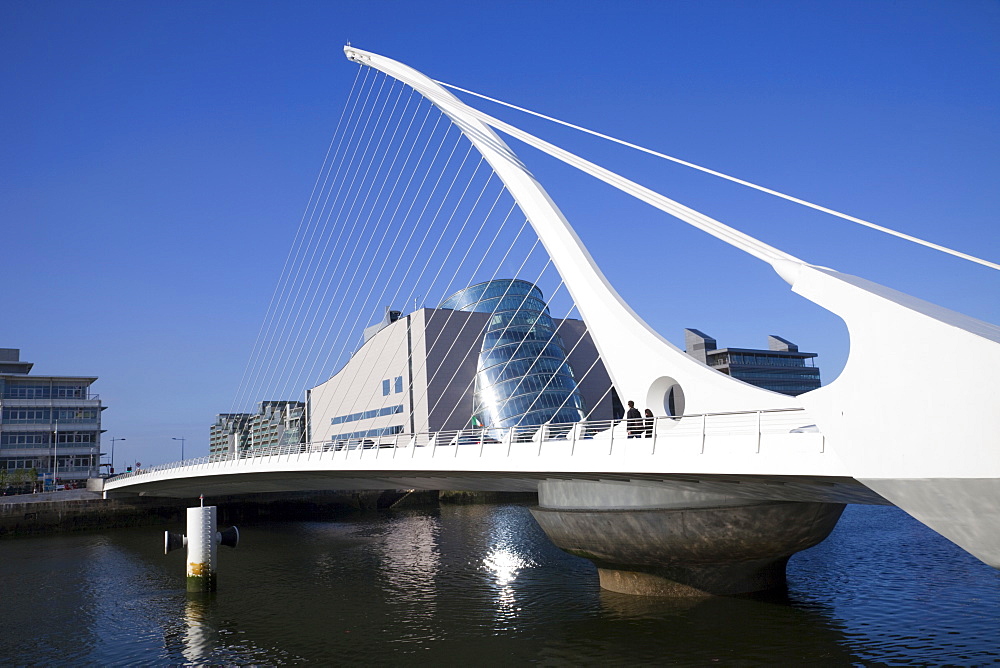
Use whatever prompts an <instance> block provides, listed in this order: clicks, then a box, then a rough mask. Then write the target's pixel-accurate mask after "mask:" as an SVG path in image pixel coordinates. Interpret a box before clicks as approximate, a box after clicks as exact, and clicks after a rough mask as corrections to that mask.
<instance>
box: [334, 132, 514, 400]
mask: <svg viewBox="0 0 1000 668" xmlns="http://www.w3.org/2000/svg"><path fill="white" fill-rule="evenodd" d="M471 149H472V146H471V144H470V147H469V150H470V152H471ZM485 161H486V159H485V158H484V157H482V156H481V155H480V157H479V163H478V164H477V165H476V168H475V171H474V172H473V174H472V176H471V177H470V179H469V183H468V184H467V185H466V188H465V191H464V192H463V193H462V195H461V196H460V198H459V200H458V201H457V202H456V204H455V207H454V209H453V210H452V213H451V215H450V216H449V218H448V222H447V223H446V224H445V226H444V229H443V230H442V232H441V234H440V235H439V238H438V242H437V243H436V244H435V248H434V249H433V250H432V251H431V253H430V255H429V256H428V261H427V262H426V263H424V265H423V268H422V269H421V272H420V275H418V276H417V278H416V279H415V280H414V281H413V282H412V284H413V285H414V286H417V285H420V281H421V279H422V278H423V273H424V271H425V270H426V269H427V267H429V266H431V265H432V264H439V267H438V271H437V273H436V274H435V276H434V278H433V279H432V280H431V283H430V284H429V285H428V287H427V289H428V290H429V291H433V288H434V285H435V284H436V282H437V278H438V276H439V275H440V273H441V269H442V268H443V267H444V265H445V262H444V261H442V262H441V263H435V262H433V259H434V257H435V256H436V255H437V245H438V244H439V243H440V241H441V240H442V239H444V238H445V236H448V230H449V229H450V228H451V224H452V221H453V220H454V217H455V213H456V212H457V211H458V209H459V207H460V206H461V204H462V202H463V201H464V200H465V196H466V194H467V193H468V189H469V187H470V186H471V185H472V183H473V182H474V181H475V177H476V175H477V174H478V173H479V170H480V168H481V167H482V165H483V163H484V162H485ZM460 169H461V168H460ZM492 174H493V172H492V170H491V171H490V176H489V177H487V180H486V182H485V183H484V184H483V187H482V189H480V191H479V194H478V195H477V196H476V200H475V202H474V203H473V206H472V207H471V208H470V209H469V213H468V214H467V215H466V216H465V220H464V221H463V223H462V226H461V229H459V231H458V233H457V234H455V235H451V236H452V244H451V247H450V248H449V249H448V250H447V251H445V253H444V255H445V259H446V260H447V258H448V257H450V255H451V252H452V250H454V248H455V244H457V243H458V240H459V239H461V238H462V235H463V234H464V233H465V229H466V227H467V226H468V223H469V220H470V219H471V217H472V214H473V212H474V211H475V210H476V207H477V206H478V204H479V202H480V200H481V199H482V197H483V194H484V193H485V192H486V188H487V187H488V186H489V185H490V181H491V178H492ZM502 192H503V191H501V194H502ZM498 199H499V196H498ZM483 225H485V219H484V221H483V223H482V224H481V225H480V228H479V229H480V230H482V226H483ZM397 293H398V289H397ZM385 294H386V290H383V294H382V295H380V299H382V298H384V297H385ZM395 297H396V295H393V299H395ZM388 303H390V304H391V303H392V302H391V301H390V302H388ZM449 316H450V314H449ZM446 324H447V321H446ZM386 343H387V342H386ZM386 343H383V346H382V350H380V351H379V353H378V354H377V355H376V357H375V359H381V356H382V353H383V352H384V349H385V346H386ZM370 352H371V348H369V349H367V350H366V351H365V355H364V357H362V362H363V361H364V360H365V359H367V356H368V355H369V354H370ZM396 352H397V353H398V347H397V351H396ZM372 387H373V389H372V390H371V395H369V397H368V398H367V399H366V400H365V401H364V402H362V404H363V405H369V404H370V402H371V401H372V399H374V398H375V389H374V386H372ZM362 396H363V395H362V394H361V392H359V394H358V395H357V398H356V401H355V404H357V403H358V401H360V399H361V397H362ZM383 407H384V406H383ZM352 408H353V407H352ZM351 412H352V413H353V412H354V411H353V410H352V411H351Z"/></svg>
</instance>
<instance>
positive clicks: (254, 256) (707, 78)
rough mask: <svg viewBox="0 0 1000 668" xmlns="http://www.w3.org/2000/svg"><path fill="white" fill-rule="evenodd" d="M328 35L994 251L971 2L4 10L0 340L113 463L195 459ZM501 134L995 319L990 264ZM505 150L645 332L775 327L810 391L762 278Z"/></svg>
mask: <svg viewBox="0 0 1000 668" xmlns="http://www.w3.org/2000/svg"><path fill="white" fill-rule="evenodd" d="M348 40H349V41H351V42H352V44H354V45H356V46H359V47H361V48H364V49H368V50H371V51H376V52H379V53H382V54H385V55H387V56H390V57H393V58H396V59H398V60H401V61H403V62H406V63H408V64H410V65H412V66H414V67H416V68H418V69H420V70H422V71H424V72H425V73H427V74H429V75H430V76H432V77H434V78H437V79H440V80H442V81H446V82H449V83H454V84H457V85H460V86H464V87H467V88H471V89H473V90H477V91H480V92H483V93H486V94H489V95H492V96H495V97H499V98H501V99H504V100H508V101H510V102H514V103H517V104H520V105H523V106H526V107H528V108H532V109H536V110H539V111H542V112H545V113H548V114H551V115H554V116H557V117H560V118H563V119H566V120H569V121H572V122H576V123H579V124H582V125H584V126H587V127H591V128H594V129H597V130H601V131H604V132H607V133H609V134H613V135H616V136H619V137H622V138H625V139H629V140H632V141H635V142H637V143H640V144H642V145H645V146H649V147H652V148H656V149H658V150H661V151H664V152H667V153H670V154H673V155H676V156H679V157H682V158H685V159H689V160H692V161H694V162H698V163H701V164H704V165H707V166H709V167H712V168H715V169H719V170H721V171H725V172H728V173H732V174H735V175H737V176H740V177H743V178H746V179H749V180H752V181H756V182H758V183H762V184H764V185H767V186H770V187H774V188H776V189H779V190H783V191H785V192H789V193H791V194H794V195H797V196H800V197H803V198H805V199H809V200H812V201H815V202H818V203H820V204H824V205H828V206H831V207H833V208H837V209H840V210H842V211H846V212H848V213H851V214H854V215H857V216H860V217H863V218H867V219H869V220H872V221H874V222H877V223H879V224H882V225H886V226H888V227H892V228H896V229H899V230H902V231H905V232H908V233H910V234H914V235H916V236H920V237H924V238H927V239H930V240H932V241H935V242H938V243H942V244H944V245H947V246H951V247H954V248H957V249H959V250H964V251H967V252H971V253H973V254H976V255H979V256H981V257H985V258H987V259H990V260H993V261H997V260H1000V226H998V220H997V211H998V210H1000V186H998V184H1000V3H997V2H992V1H985V0H983V1H981V2H977V1H972V0H970V1H962V2H952V1H942V2H920V1H913V2H867V1H866V2H807V3H804V2H797V1H790V2H766V1H759V2H631V3H610V2H602V3H597V2H580V1H574V2H502V3H470V2H412V3H403V2H305V1H299V2H291V3H288V2H253V1H251V2H184V1H181V2H142V1H136V2H124V1H122V2H86V1H73V2H51V1H50V2H37V1H32V2H27V1H18V0H8V1H7V2H4V3H0V100H2V102H0V258H2V260H0V261H2V267H3V282H2V285H3V309H2V316H0V317H2V321H0V334H2V336H0V347H15V348H20V349H21V350H22V359H26V360H29V361H33V362H35V372H36V373H40V374H45V373H52V374H78V375H96V376H99V377H100V380H99V381H98V383H97V384H95V386H94V390H95V391H97V392H99V393H100V394H101V396H102V398H103V399H104V402H105V403H106V405H107V406H108V409H107V410H106V411H105V413H104V427H105V428H106V429H107V430H108V431H107V433H106V435H105V440H107V439H110V437H112V436H115V437H125V438H127V439H128V440H127V441H126V442H125V443H124V444H119V446H118V447H119V448H120V451H119V452H120V454H118V456H119V457H124V458H127V459H132V460H135V459H138V460H140V461H142V462H143V463H147V464H148V463H156V462H160V461H167V460H170V459H175V458H176V457H177V455H179V447H178V443H177V442H175V441H172V440H171V438H173V437H184V438H186V439H187V454H188V455H189V456H191V455H195V454H204V453H206V452H207V444H208V428H209V425H210V424H211V423H212V422H213V419H214V416H215V414H216V413H219V412H224V411H227V410H229V408H230V405H231V402H232V400H233V397H234V394H235V392H236V388H237V385H238V383H239V380H240V377H241V374H242V373H243V368H244V365H245V363H246V361H247V359H248V357H249V354H250V349H251V346H252V344H253V341H254V338H255V336H256V333H257V331H258V328H259V326H260V323H261V320H262V318H263V316H264V313H265V310H266V308H267V302H268V299H269V298H270V295H271V293H272V291H273V289H274V286H275V283H276V282H277V280H278V276H279V274H280V272H281V268H282V265H283V262H284V259H285V255H286V253H287V251H288V248H289V246H290V244H291V242H292V238H293V235H294V232H295V229H296V226H297V225H298V222H299V218H300V216H301V214H302V210H303V208H304V206H305V203H306V201H307V198H308V196H309V192H310V189H311V187H312V184H313V180H314V178H315V176H316V172H317V170H318V168H319V165H320V163H321V161H322V157H323V153H324V151H325V149H326V146H327V144H328V142H329V140H330V134H331V132H332V131H333V128H334V126H335V124H336V120H337V117H338V115H339V113H340V111H341V108H342V106H343V103H344V99H345V97H346V95H347V91H348V90H349V88H350V85H351V81H352V80H353V78H354V74H355V69H356V68H355V66H354V65H352V64H350V63H348V62H347V61H346V60H345V59H344V57H343V54H342V47H343V45H344V43H345V42H347V41H348ZM490 110H491V111H494V110H493V109H490ZM496 111H497V113H498V115H502V116H504V117H505V118H511V119H515V118H517V117H516V116H513V115H512V114H511V113H509V112H503V113H501V112H499V111H498V110H496ZM518 120H522V119H518ZM522 124H523V125H525V126H526V127H527V128H528V129H531V130H534V131H538V132H543V131H544V132H545V133H546V136H547V137H549V138H551V139H553V140H555V141H557V142H561V143H564V144H566V145H567V147H568V148H571V149H572V150H576V151H579V152H581V153H584V154H585V155H587V156H588V157H590V158H592V159H594V160H596V161H597V162H602V163H604V164H606V166H608V167H611V168H613V169H617V170H620V171H622V172H623V173H625V174H626V175H628V176H630V177H632V178H635V179H637V180H639V181H641V182H643V183H644V184H646V185H649V186H650V187H653V188H655V189H657V190H660V191H661V192H664V193H665V194H667V195H670V196H672V197H674V198H676V199H678V200H679V201H681V202H683V203H685V204H688V205H690V206H693V207H695V208H698V209H700V210H702V211H704V212H705V213H708V214H709V215H712V216H715V217H717V218H719V219H721V220H723V221H725V222H728V223H730V224H732V225H734V226H736V227H737V228H740V229H744V230H745V231H747V232H749V233H751V234H753V235H755V236H759V237H760V238H762V239H763V240H765V241H768V242H769V243H772V244H774V245H776V246H778V247H780V248H782V249H784V250H786V251H789V252H791V253H793V254H795V255H797V256H799V257H801V258H803V259H805V260H807V261H810V262H813V263H816V264H822V265H826V266H831V267H834V268H836V269H839V270H841V271H846V272H848V273H853V274H858V275H861V276H864V277H866V278H869V279H872V280H875V281H877V282H880V283H883V284H886V285H889V286H890V287H894V288H897V289H900V290H903V291H906V292H909V293H911V294H914V295H916V296H918V297H921V298H924V299H927V300H929V301H933V302H936V303H939V304H942V305H944V306H947V307H950V308H953V309H955V310H958V311H962V312H965V313H967V314H969V315H972V316H975V317H978V318H981V319H983V320H987V321H990V322H994V323H997V322H1000V272H997V271H993V270H990V269H987V268H984V267H979V266H976V265H972V264H969V263H966V262H963V261H961V260H957V259H954V258H950V257H947V256H944V255H940V254H938V253H935V252H933V251H930V250H926V249H922V248H918V247H915V246H911V245H909V244H906V243H905V242H902V241H899V240H895V239H890V238H888V237H883V236H881V235H879V234H878V233H876V232H872V231H869V230H866V229H863V228H856V227H853V226H850V225H849V224H848V223H844V222H841V221H838V220H837V219H834V218H829V217H824V216H822V215H820V214H817V213H812V212H809V211H807V210H805V209H801V208H798V207H795V206H794V205H791V204H787V203H782V202H779V201H777V200H770V199H768V198H766V196H764V195H760V194H755V193H752V192H749V191H743V190H741V189H739V187H738V186H734V185H730V184H725V183H722V182H717V181H714V180H712V178H711V177H708V176H704V175H699V174H696V173H693V172H688V171H685V170H684V169H683V168H681V167H677V166H671V165H667V164H659V163H657V162H655V161H653V160H652V159H650V158H647V157H642V156H639V155H637V154H631V153H627V152H625V151H624V150H622V149H618V148H611V147H609V146H607V145H603V144H601V143H599V142H597V141H596V140H592V139H585V138H581V137H578V136H575V135H571V134H569V133H568V132H566V131H564V130H560V129H553V128H546V127H545V126H542V125H540V124H539V123H537V122H535V121H528V120H524V122H523V123H522ZM515 150H519V148H518V147H517V146H516V145H515ZM523 156H524V158H525V159H526V160H527V161H528V162H529V164H530V165H531V167H532V169H533V170H535V172H536V174H537V175H538V176H539V178H540V180H541V181H542V182H543V183H544V184H545V185H546V186H547V187H549V188H550V191H551V193H552V195H553V197H554V198H555V200H556V201H557V202H558V203H559V204H560V206H562V207H563V209H564V211H565V212H566V214H567V216H568V217H569V218H570V220H571V221H572V222H573V223H574V224H575V225H576V226H577V227H578V229H579V231H580V234H581V236H582V237H583V239H584V241H585V242H586V243H588V245H589V246H590V248H591V250H592V252H593V253H594V255H595V256H596V257H597V259H598V261H599V263H601V265H602V267H603V268H604V269H605V271H606V273H607V274H608V276H609V278H610V279H611V281H612V282H613V283H614V284H615V286H616V287H618V288H619V289H620V291H621V292H622V293H623V294H624V295H625V296H626V297H627V298H628V299H629V300H630V301H632V302H633V304H634V305H636V307H637V309H638V310H639V311H640V313H641V314H642V315H643V316H644V317H646V318H647V319H648V320H649V321H650V322H651V323H653V324H654V325H655V326H656V327H657V328H658V329H659V330H660V331H661V332H662V333H663V334H664V335H665V336H667V337H668V338H669V339H670V340H672V341H674V342H675V343H678V344H682V340H683V339H682V336H681V330H682V329H683V328H684V327H698V328H700V329H702V330H704V331H706V332H708V333H709V334H712V335H714V336H715V337H716V338H717V339H718V340H719V343H720V345H723V346H726V345H730V346H747V347H753V346H764V345H765V343H766V336H767V335H768V334H771V333H774V334H780V335H782V336H785V337H786V338H789V339H791V340H793V341H796V342H797V343H799V344H800V345H801V347H802V348H803V349H804V350H810V351H815V352H818V353H820V358H819V360H820V366H821V367H822V368H823V372H824V380H825V381H829V380H832V379H833V378H834V377H835V376H836V373H837V372H838V371H839V369H840V368H841V367H842V366H843V363H844V360H845V358H846V355H847V347H848V339H847V334H846V330H845V328H844V326H843V325H842V324H841V323H840V321H839V320H837V319H836V318H835V317H832V316H830V315H829V314H826V313H825V312H823V311H822V310H821V309H819V308H818V307H816V306H813V305H811V304H810V303H808V302H806V301H804V300H802V299H801V298H799V297H797V296H795V295H793V294H791V293H790V292H789V291H788V290H787V287H786V286H785V284H784V283H783V282H782V281H781V280H780V279H779V278H778V277H777V276H775V275H774V274H773V272H772V271H771V270H770V269H769V268H768V267H767V266H765V265H762V264H761V263H760V262H758V261H756V260H753V259H752V258H748V257H744V256H742V255H741V254H739V253H738V252H737V251H733V250H731V249H729V248H727V247H725V246H723V245H721V244H720V243H719V242H717V241H715V240H713V239H710V238H708V237H706V236H704V235H703V234H702V233H700V232H697V231H692V230H689V229H686V228H685V227H684V226H683V225H682V224H680V223H676V222H675V221H673V220H671V219H669V218H668V217H666V216H665V215H663V214H660V213H659V212H656V211H653V210H652V209H649V208H648V207H645V206H644V205H641V204H635V203H631V202H629V201H627V200H625V199H624V198H623V197H620V196H618V195H616V194H614V193H612V192H610V191H608V190H606V189H605V188H604V187H603V186H594V185H593V184H592V183H591V182H589V181H588V180H587V177H582V176H579V175H574V174H571V173H570V172H569V170H568V169H566V168H564V167H562V166H560V165H558V164H556V163H554V162H553V161H552V160H551V159H549V158H546V157H542V156H539V155H537V154H534V153H533V152H532V151H530V150H527V149H523ZM929 352H930V351H929ZM947 352H948V353H950V354H955V355H956V364H975V360H966V359H963V358H962V357H961V351H947ZM886 354H887V355H891V354H893V351H892V350H891V349H889V350H886ZM899 362H900V364H919V363H920V361H919V360H899ZM928 391H942V388H928ZM943 391H947V390H946V388H945V389H944V390H943ZM260 398H264V397H260ZM268 398H270V397H268ZM288 398H296V397H288ZM105 449H106V448H105ZM116 454H117V453H116ZM120 462H121V459H119V463H120Z"/></svg>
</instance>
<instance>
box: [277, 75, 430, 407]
mask: <svg viewBox="0 0 1000 668" xmlns="http://www.w3.org/2000/svg"><path fill="white" fill-rule="evenodd" d="M412 99H413V90H412V89H410V96H409V97H408V98H407V101H406V104H405V105H404V107H403V109H402V111H401V112H400V115H399V117H398V118H399V120H398V122H397V123H396V127H395V128H393V133H392V136H391V137H390V138H389V141H388V143H387V150H386V152H385V153H384V154H383V160H384V158H385V155H386V154H387V153H388V152H389V150H388V148H389V147H391V146H392V145H393V142H394V140H395V138H396V135H397V134H398V131H399V126H400V125H401V124H402V120H403V118H409V119H410V123H409V124H408V125H407V131H408V130H409V129H410V127H411V126H412V124H413V121H414V119H415V116H414V115H407V113H406V112H407V109H408V108H409V105H410V102H411V101H412ZM394 111H395V110H394ZM404 136H405V132H404ZM402 147H403V144H402V143H399V145H398V146H397V149H396V151H395V153H394V154H393V157H392V160H391V161H390V163H389V166H388V167H387V168H386V172H385V177H384V178H383V179H381V186H380V188H379V191H378V193H376V195H375V202H376V203H377V202H379V201H381V197H382V194H383V192H384V191H385V184H386V183H387V182H388V181H389V177H390V175H391V174H392V172H393V168H394V167H395V165H396V162H397V161H398V159H399V154H400V153H401V152H402ZM378 171H381V165H380V167H379V170H378ZM378 171H377V172H376V174H377V173H378ZM401 177H402V173H401V172H399V173H397V177H396V181H395V183H394V184H393V187H392V189H390V193H391V192H393V191H394V190H395V188H396V186H398V184H399V180H400V178H401ZM387 205H388V203H387V202H386V204H384V205H383V207H382V214H381V215H379V216H378V219H377V220H376V221H375V224H374V229H376V230H377V229H378V228H379V226H380V225H381V224H382V220H383V216H384V213H385V209H386V207H387ZM374 209H375V207H374V206H373V207H372V212H371V213H373V212H374ZM371 213H370V214H369V216H371ZM387 232H388V228H386V229H385V231H384V232H383V239H384V238H385V234H386V233H387ZM323 255H326V253H325V252H324V254H323ZM329 268H330V258H329V257H327V263H326V267H325V268H324V271H323V274H324V275H325V276H326V277H327V278H326V279H325V280H324V281H322V283H323V284H324V285H325V288H324V290H323V293H322V296H321V297H320V301H321V303H322V302H325V301H326V297H327V295H328V294H329V289H330V285H331V283H332V282H333V281H332V277H331V275H330V272H329ZM318 296H319V290H313V291H312V297H311V298H310V300H309V303H308V304H307V305H306V308H305V312H306V314H307V315H306V318H309V315H308V314H311V316H312V317H311V319H310V320H309V322H308V323H307V324H304V325H303V327H302V328H300V330H299V331H300V332H303V331H304V332H307V333H308V334H309V336H308V337H304V336H301V335H300V336H299V337H298V338H299V340H300V341H301V343H300V344H299V346H298V353H297V354H296V357H295V359H294V360H293V362H292V364H291V367H292V369H296V368H297V369H298V370H299V371H298V374H297V375H296V376H295V378H294V382H293V381H292V378H291V377H288V378H286V381H285V387H284V388H283V394H287V392H288V391H289V386H291V387H292V388H295V387H298V386H299V384H300V382H301V379H302V374H303V373H304V371H305V369H304V367H305V364H304V362H302V361H301V359H302V354H303V352H304V351H305V348H306V343H305V342H306V340H307V338H308V341H309V345H308V353H307V359H308V358H310V357H311V356H312V354H313V350H314V349H315V346H316V342H317V340H318V339H319V334H318V332H316V333H314V326H315V325H316V323H317V319H318V317H319V313H318V309H314V308H313V307H314V305H315V303H316V299H317V297H318Z"/></svg>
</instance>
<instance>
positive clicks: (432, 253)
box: [351, 144, 484, 413]
mask: <svg viewBox="0 0 1000 668" xmlns="http://www.w3.org/2000/svg"><path fill="white" fill-rule="evenodd" d="M456 148H457V147H456ZM472 149H473V147H472V145H471V144H469V148H468V149H467V150H466V152H465V155H464V156H463V157H462V162H461V163H460V164H459V166H458V169H457V170H456V171H455V175H454V177H452V180H451V182H450V183H449V184H448V189H447V190H446V191H445V193H444V196H443V197H442V198H441V203H440V204H439V205H438V208H437V210H436V211H435V212H434V214H433V216H432V217H431V224H430V225H428V226H427V232H426V233H425V235H424V240H426V239H427V236H428V235H429V234H430V230H431V228H432V227H434V225H435V223H436V221H437V220H438V216H439V215H440V214H441V211H442V209H443V208H444V206H445V203H446V202H448V200H449V198H450V197H451V192H452V190H453V188H454V186H455V183H456V182H457V181H458V178H459V176H460V175H461V174H462V169H463V168H464V167H465V163H466V162H467V161H468V159H469V156H470V155H471V154H472ZM483 161H484V158H482V156H480V159H479V163H478V164H477V165H476V168H475V170H474V171H473V173H472V175H470V177H469V182H468V183H467V184H466V186H465V189H464V190H463V192H462V194H461V195H460V196H459V199H458V202H456V204H455V207H454V208H453V209H452V212H451V215H450V216H449V217H448V220H447V222H446V223H445V225H444V227H443V229H442V231H441V234H440V235H438V239H437V241H435V243H434V247H433V248H432V249H431V251H430V253H429V255H428V256H427V261H426V262H423V263H421V268H420V272H419V274H418V275H417V277H416V278H415V279H414V280H413V281H412V286H413V289H414V290H415V289H416V287H417V286H419V285H420V284H421V280H422V279H423V276H424V272H425V271H426V270H427V267H428V266H430V264H431V263H432V261H433V259H434V256H435V253H436V252H437V248H438V245H439V244H440V243H441V239H443V238H444V236H445V234H447V232H448V230H449V228H450V227H451V223H452V221H453V220H454V217H455V212H456V211H457V210H458V207H459V206H460V205H461V202H462V200H463V199H464V197H465V195H466V194H467V193H468V189H469V185H471V183H472V181H473V180H474V178H475V175H476V173H477V172H478V171H479V167H480V166H481V165H482V163H483ZM446 168H447V165H446ZM422 248H423V242H421V246H420V247H419V248H418V249H417V251H416V252H415V253H414V258H416V257H417V256H419V255H420V251H421V250H422ZM367 275H368V274H367V271H366V273H365V277H364V278H362V283H364V281H365V279H366V278H367ZM373 290H374V283H372V287H371V288H370V289H369V293H368V295H367V296H366V298H365V300H366V301H367V300H368V299H369V298H370V296H371V293H372V291H373ZM363 303H364V302H363ZM360 318H361V314H360V313H358V318H357V320H360ZM355 326H357V324H356V325H355ZM368 352H369V351H368V350H366V351H365V355H364V357H362V362H363V361H364V360H365V359H367V356H368ZM373 372H374V368H373V369H370V370H369V377H368V378H366V379H365V380H366V382H368V381H370V380H371V374H372V373H373ZM372 394H373V395H374V391H373V392H372ZM362 396H363V390H360V389H359V392H358V394H357V395H355V400H354V405H355V406H356V405H357V404H358V402H359V401H360V400H361V397H362ZM352 409H353V406H352ZM351 412H352V413H353V412H354V411H353V410H352V411H351Z"/></svg>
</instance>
